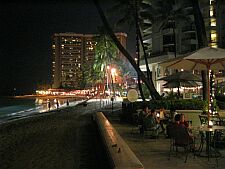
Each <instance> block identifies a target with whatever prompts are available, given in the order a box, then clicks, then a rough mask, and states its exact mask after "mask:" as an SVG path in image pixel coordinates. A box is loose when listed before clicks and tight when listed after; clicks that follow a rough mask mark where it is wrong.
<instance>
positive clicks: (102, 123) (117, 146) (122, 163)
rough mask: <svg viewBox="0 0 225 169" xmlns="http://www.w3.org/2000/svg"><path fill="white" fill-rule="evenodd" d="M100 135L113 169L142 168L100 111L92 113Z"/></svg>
mask: <svg viewBox="0 0 225 169" xmlns="http://www.w3.org/2000/svg"><path fill="white" fill-rule="evenodd" d="M94 119H95V120H96V123H97V126H98V130H99V133H100V136H101V138H102V140H103V143H104V144H105V147H106V151H107V154H108V156H109V160H110V162H111V166H112V168H114V169H144V167H143V165H142V163H141V162H140V161H139V159H138V158H137V157H136V155H135V154H134V153H133V152H132V151H131V149H130V148H129V146H128V145H127V144H126V142H125V141H124V140H123V139H122V138H121V136H120V135H119V134H118V133H117V131H116V130H115V129H114V128H113V126H112V125H111V124H110V122H109V121H108V119H107V118H106V117H105V116H104V114H103V113H102V112H97V113H96V114H95V115H94Z"/></svg>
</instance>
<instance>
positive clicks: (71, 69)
mask: <svg viewBox="0 0 225 169" xmlns="http://www.w3.org/2000/svg"><path fill="white" fill-rule="evenodd" d="M96 36H98V35H97V34H76V33H56V34H54V35H53V37H52V55H53V57H52V78H53V85H52V87H53V88H61V87H67V88H76V89H78V88H81V81H82V78H83V69H85V70H89V69H90V68H91V67H92V66H93V63H94V58H95V50H94V49H95V45H96V42H95V37H96ZM116 36H117V38H118V39H119V41H120V42H121V44H122V45H123V46H124V47H125V48H126V38H127V35H126V34H125V33H116ZM118 56H119V57H122V54H121V53H120V52H118Z"/></svg>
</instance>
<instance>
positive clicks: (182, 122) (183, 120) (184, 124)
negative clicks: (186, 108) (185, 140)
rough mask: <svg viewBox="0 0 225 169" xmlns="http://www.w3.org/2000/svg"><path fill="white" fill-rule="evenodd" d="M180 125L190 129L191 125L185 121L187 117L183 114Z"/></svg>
mask: <svg viewBox="0 0 225 169" xmlns="http://www.w3.org/2000/svg"><path fill="white" fill-rule="evenodd" d="M180 125H183V126H185V127H187V128H188V127H189V124H188V122H187V121H186V120H185V116H184V114H181V115H180Z"/></svg>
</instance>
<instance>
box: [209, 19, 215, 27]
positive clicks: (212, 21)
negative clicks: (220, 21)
mask: <svg viewBox="0 0 225 169" xmlns="http://www.w3.org/2000/svg"><path fill="white" fill-rule="evenodd" d="M210 25H211V26H216V19H215V18H212V19H211V20H210Z"/></svg>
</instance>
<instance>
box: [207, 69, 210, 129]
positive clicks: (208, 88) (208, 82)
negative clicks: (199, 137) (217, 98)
mask: <svg viewBox="0 0 225 169" xmlns="http://www.w3.org/2000/svg"><path fill="white" fill-rule="evenodd" d="M209 70H210V66H208V65H207V76H208V82H207V84H208V104H207V106H208V127H209V121H210V111H209V108H210V106H209V105H210V74H209Z"/></svg>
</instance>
